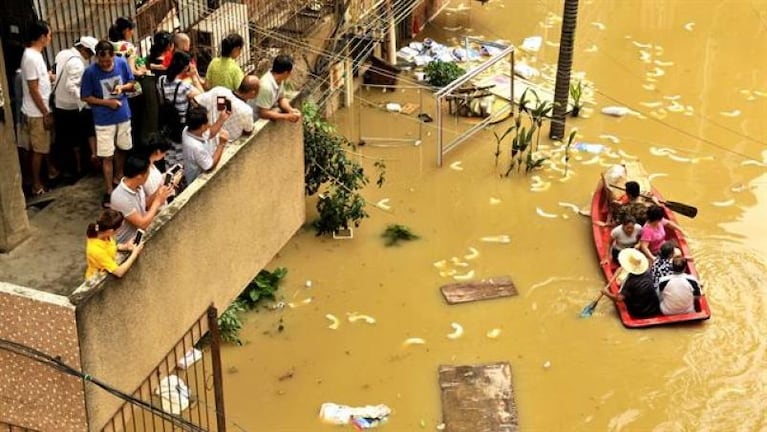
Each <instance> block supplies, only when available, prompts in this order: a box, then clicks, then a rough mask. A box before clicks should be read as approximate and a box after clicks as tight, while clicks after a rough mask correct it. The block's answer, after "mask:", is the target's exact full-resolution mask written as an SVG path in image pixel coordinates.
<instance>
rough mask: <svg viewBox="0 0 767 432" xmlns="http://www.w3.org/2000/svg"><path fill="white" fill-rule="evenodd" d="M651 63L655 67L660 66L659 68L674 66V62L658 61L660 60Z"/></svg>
mask: <svg viewBox="0 0 767 432" xmlns="http://www.w3.org/2000/svg"><path fill="white" fill-rule="evenodd" d="M653 63H655V64H656V65H658V66H661V67H669V66H674V62H672V61H660V60H655V61H654V62H653ZM656 69H658V68H656ZM661 75H662V74H661ZM658 76H660V75H658Z"/></svg>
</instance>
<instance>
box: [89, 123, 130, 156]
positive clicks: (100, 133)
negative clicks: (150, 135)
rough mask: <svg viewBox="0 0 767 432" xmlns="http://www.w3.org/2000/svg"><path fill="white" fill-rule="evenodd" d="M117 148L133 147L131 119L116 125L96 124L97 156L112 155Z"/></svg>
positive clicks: (128, 148) (127, 148)
mask: <svg viewBox="0 0 767 432" xmlns="http://www.w3.org/2000/svg"><path fill="white" fill-rule="evenodd" d="M115 148H118V149H120V150H130V149H131V148H133V141H132V139H131V126H130V120H128V121H125V122H122V123H118V124H116V125H107V126H99V125H96V156H98V157H102V158H108V157H112V156H114V154H115Z"/></svg>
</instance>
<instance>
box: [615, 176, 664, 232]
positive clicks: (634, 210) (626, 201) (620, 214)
mask: <svg viewBox="0 0 767 432" xmlns="http://www.w3.org/2000/svg"><path fill="white" fill-rule="evenodd" d="M625 189H626V193H625V194H623V195H622V196H621V197H620V198H618V199H617V200H616V201H615V203H614V206H615V207H616V208H617V210H616V215H615V219H616V220H622V219H624V218H625V217H626V216H631V217H633V218H634V220H636V221H637V223H638V224H640V225H644V223H645V222H646V221H647V209H648V208H649V207H650V206H652V205H653V204H654V205H660V201H658V198H656V197H654V196H653V197H649V198H648V197H645V196H643V195H642V194H641V190H640V187H639V183H637V182H635V181H627V182H626V185H625Z"/></svg>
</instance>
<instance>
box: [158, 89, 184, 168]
mask: <svg viewBox="0 0 767 432" xmlns="http://www.w3.org/2000/svg"><path fill="white" fill-rule="evenodd" d="M176 87H178V92H176ZM157 90H158V91H159V92H160V96H161V97H162V98H164V99H165V100H166V101H168V102H173V105H174V106H175V107H176V111H178V116H179V119H180V120H181V123H182V124H186V112H187V110H189V92H190V91H192V85H191V84H189V83H185V82H183V81H181V80H179V79H178V77H176V79H174V80H173V81H170V82H168V77H167V76H165V75H163V76H161V77H160V78H159V79H158V80H157ZM174 95H175V99H174ZM165 161H166V162H167V163H168V166H173V165H175V164H177V163H183V161H184V156H183V148H182V146H181V143H180V142H174V143H173V145H172V146H171V148H170V150H168V152H167V153H166V154H165Z"/></svg>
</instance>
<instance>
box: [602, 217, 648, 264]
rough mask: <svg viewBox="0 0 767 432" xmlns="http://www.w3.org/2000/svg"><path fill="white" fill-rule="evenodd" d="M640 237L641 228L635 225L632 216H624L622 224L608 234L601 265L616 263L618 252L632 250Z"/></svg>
mask: <svg viewBox="0 0 767 432" xmlns="http://www.w3.org/2000/svg"><path fill="white" fill-rule="evenodd" d="M641 235H642V226H641V225H639V224H638V223H636V220H635V219H634V218H633V217H632V216H630V215H629V216H626V217H624V218H623V220H622V223H621V224H620V225H618V226H617V227H615V228H613V230H612V231H611V232H610V236H609V237H608V238H607V243H606V244H605V256H604V257H603V258H602V264H603V265H604V264H607V263H609V262H610V257H611V256H612V261H613V262H615V263H617V262H618V254H619V253H620V251H622V250H623V249H626V248H633V247H634V246H636V245H637V244H638V243H639V238H640V236H641Z"/></svg>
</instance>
